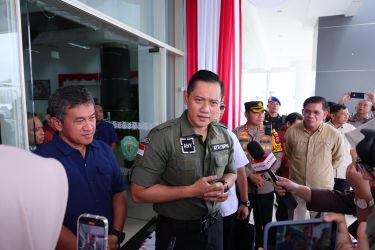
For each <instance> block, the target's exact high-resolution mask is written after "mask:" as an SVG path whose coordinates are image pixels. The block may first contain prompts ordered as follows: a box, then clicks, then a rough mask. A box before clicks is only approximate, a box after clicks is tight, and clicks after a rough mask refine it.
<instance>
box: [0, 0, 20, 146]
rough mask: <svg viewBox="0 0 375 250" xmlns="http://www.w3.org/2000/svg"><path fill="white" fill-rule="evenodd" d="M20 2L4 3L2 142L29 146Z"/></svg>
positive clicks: (0, 17) (0, 32)
mask: <svg viewBox="0 0 375 250" xmlns="http://www.w3.org/2000/svg"><path fill="white" fill-rule="evenodd" d="M18 4H19V2H18V1H13V0H6V1H1V2H0V12H1V14H0V44H1V46H0V55H1V57H0V143H1V144H7V145H13V146H16V147H22V148H23V147H25V145H26V143H25V136H24V134H25V130H24V124H25V123H24V119H23V118H24V115H23V114H24V113H25V112H24V111H23V107H24V105H23V98H22V89H23V86H22V84H21V81H22V73H21V72H22V64H21V63H20V62H21V60H20V50H19V46H18V44H20V37H19V34H20V31H19V30H18V28H17V27H18V19H17V18H18V17H19V13H18V11H17V10H18V9H19V6H18Z"/></svg>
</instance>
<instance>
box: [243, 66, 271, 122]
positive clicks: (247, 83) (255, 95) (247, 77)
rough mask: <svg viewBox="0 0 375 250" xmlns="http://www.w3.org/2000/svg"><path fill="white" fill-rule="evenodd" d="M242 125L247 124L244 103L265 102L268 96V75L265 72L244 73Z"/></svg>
mask: <svg viewBox="0 0 375 250" xmlns="http://www.w3.org/2000/svg"><path fill="white" fill-rule="evenodd" d="M241 92H242V93H241V116H240V121H241V122H240V124H244V123H246V117H245V116H244V115H243V113H244V112H245V107H244V103H245V102H249V101H258V100H259V101H264V100H265V99H266V96H267V74H266V73H265V72H259V73H258V72H257V73H244V74H243V75H242V91H241Z"/></svg>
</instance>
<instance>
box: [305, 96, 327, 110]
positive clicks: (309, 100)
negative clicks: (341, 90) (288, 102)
mask: <svg viewBox="0 0 375 250" xmlns="http://www.w3.org/2000/svg"><path fill="white" fill-rule="evenodd" d="M312 103H321V104H322V106H323V110H327V107H328V105H327V101H326V99H325V98H324V97H321V96H311V97H309V98H307V99H306V100H305V101H304V102H303V108H306V106H307V105H308V104H312Z"/></svg>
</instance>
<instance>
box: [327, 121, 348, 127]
mask: <svg viewBox="0 0 375 250" xmlns="http://www.w3.org/2000/svg"><path fill="white" fill-rule="evenodd" d="M327 124H329V125H331V126H332V127H334V128H336V126H335V124H333V123H332V120H330V121H328V122H327ZM338 128H344V124H343V125H341V126H340V127H338Z"/></svg>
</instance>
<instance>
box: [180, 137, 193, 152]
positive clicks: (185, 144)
mask: <svg viewBox="0 0 375 250" xmlns="http://www.w3.org/2000/svg"><path fill="white" fill-rule="evenodd" d="M180 145H181V150H182V153H183V154H194V153H195V152H196V151H195V145H194V138H193V137H187V138H180Z"/></svg>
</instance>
